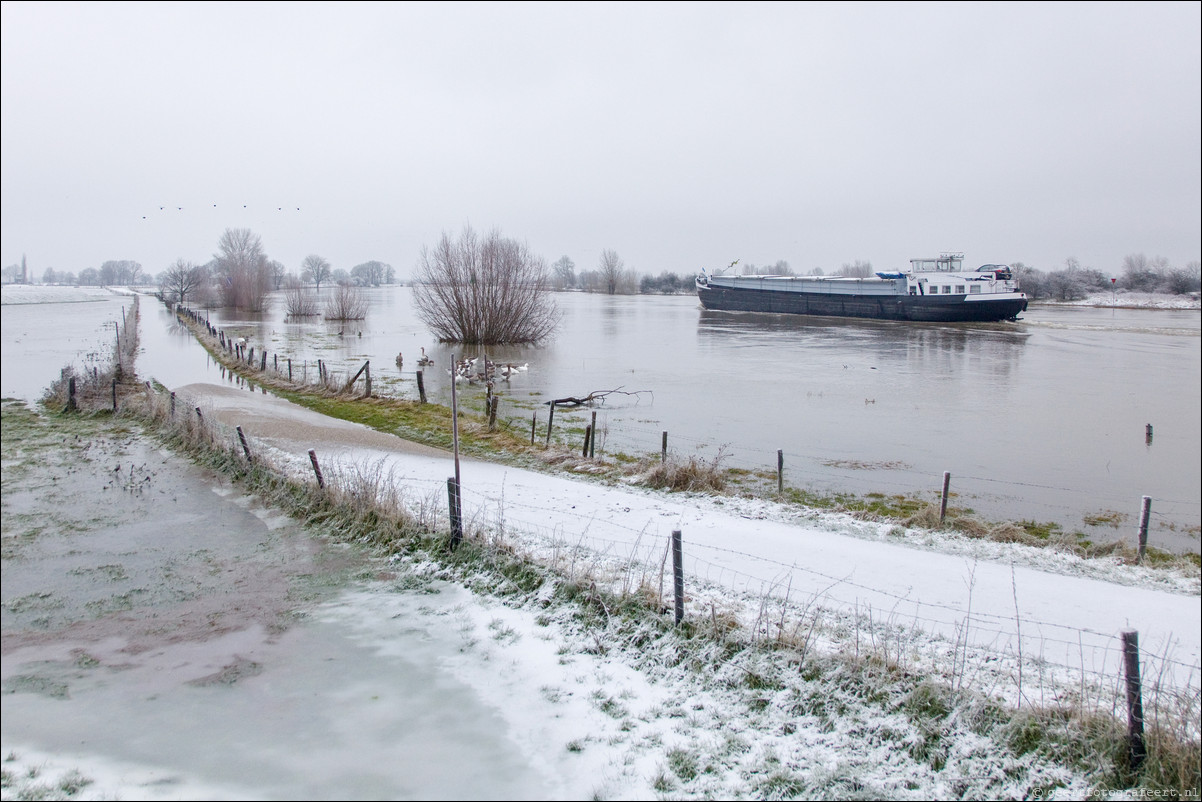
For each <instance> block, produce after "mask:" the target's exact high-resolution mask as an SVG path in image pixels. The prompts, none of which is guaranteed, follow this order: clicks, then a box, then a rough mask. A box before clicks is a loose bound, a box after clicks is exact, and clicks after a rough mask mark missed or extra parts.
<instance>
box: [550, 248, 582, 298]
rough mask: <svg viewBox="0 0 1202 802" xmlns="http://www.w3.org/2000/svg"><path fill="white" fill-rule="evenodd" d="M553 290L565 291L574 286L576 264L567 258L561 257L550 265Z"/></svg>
mask: <svg viewBox="0 0 1202 802" xmlns="http://www.w3.org/2000/svg"><path fill="white" fill-rule="evenodd" d="M551 274H552V276H553V277H554V279H553V280H554V283H555V289H557V290H566V289H569V288H571V287H575V286H576V263H575V262H573V261H572V260H571V259H569V258H568V257H567V256H561V257H559V259H558V260H556V262H555V264H553V265H551Z"/></svg>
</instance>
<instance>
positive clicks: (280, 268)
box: [267, 259, 288, 291]
mask: <svg viewBox="0 0 1202 802" xmlns="http://www.w3.org/2000/svg"><path fill="white" fill-rule="evenodd" d="M267 270H268V272H269V273H271V283H272V285H273V286H274V287H275V288H276V290H277V291H278V290H279V289H280V287H282V286H284V280H285V279H286V278H288V268H286V267H284V263H283V262H280V261H277V260H275V259H272V260H270V261H269V262H268V263H267Z"/></svg>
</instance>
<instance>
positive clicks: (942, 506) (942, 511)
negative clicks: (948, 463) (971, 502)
mask: <svg viewBox="0 0 1202 802" xmlns="http://www.w3.org/2000/svg"><path fill="white" fill-rule="evenodd" d="M951 483H952V474H951V471H944V472H943V495H942V496H941V497H940V500H939V523H940V525H942V524H943V519H944V517H946V516H947V489H948V487H949V486H950V485H951Z"/></svg>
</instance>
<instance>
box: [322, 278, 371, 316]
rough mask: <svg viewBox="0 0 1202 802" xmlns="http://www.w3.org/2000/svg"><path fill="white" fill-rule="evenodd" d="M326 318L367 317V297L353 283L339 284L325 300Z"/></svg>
mask: <svg viewBox="0 0 1202 802" xmlns="http://www.w3.org/2000/svg"><path fill="white" fill-rule="evenodd" d="M325 317H326V320H362V319H363V318H365V317H367V299H366V298H364V297H363V291H362V290H360V289H359V288H358V287H356V286H354V285H353V284H339V285H338V289H336V290H334V294H333V295H331V296H330V297H329V299H328V300H327V301H326V315H325Z"/></svg>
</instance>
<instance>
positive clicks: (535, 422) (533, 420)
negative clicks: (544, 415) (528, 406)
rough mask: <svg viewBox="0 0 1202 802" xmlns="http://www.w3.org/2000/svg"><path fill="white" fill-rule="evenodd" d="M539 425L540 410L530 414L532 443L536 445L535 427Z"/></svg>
mask: <svg viewBox="0 0 1202 802" xmlns="http://www.w3.org/2000/svg"><path fill="white" fill-rule="evenodd" d="M537 425H538V410H537V409H536V410H534V414H532V415H531V416H530V445H534V429H535V427H536V426H537Z"/></svg>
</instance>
